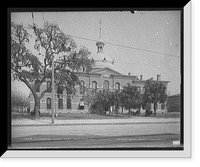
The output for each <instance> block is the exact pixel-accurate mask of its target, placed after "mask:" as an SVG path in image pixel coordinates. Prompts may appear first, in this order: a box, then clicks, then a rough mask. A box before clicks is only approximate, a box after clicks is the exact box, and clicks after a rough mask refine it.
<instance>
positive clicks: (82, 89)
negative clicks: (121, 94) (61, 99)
mask: <svg viewBox="0 0 200 167" xmlns="http://www.w3.org/2000/svg"><path fill="white" fill-rule="evenodd" d="M126 85H127V86H128V85H131V84H130V83H127V84H126ZM109 86H110V83H109V81H107V80H105V81H104V82H103V89H105V90H108V89H109ZM92 89H93V90H96V89H97V82H96V81H92ZM115 89H116V90H120V83H119V82H116V83H115ZM138 89H139V90H140V91H141V87H140V86H138ZM36 92H40V87H38V88H37V89H36ZM47 92H48V93H51V81H47ZM59 94H63V90H62V89H60V90H59ZM80 94H85V82H84V81H81V85H80Z"/></svg>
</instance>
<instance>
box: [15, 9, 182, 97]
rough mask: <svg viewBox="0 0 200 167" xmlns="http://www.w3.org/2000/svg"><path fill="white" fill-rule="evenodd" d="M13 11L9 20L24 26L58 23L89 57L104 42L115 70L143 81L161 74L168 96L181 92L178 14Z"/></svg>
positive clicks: (16, 85) (26, 90)
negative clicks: (100, 42) (139, 77)
mask: <svg viewBox="0 0 200 167" xmlns="http://www.w3.org/2000/svg"><path fill="white" fill-rule="evenodd" d="M33 16H34V19H33V18H32V13H31V12H13V13H11V21H13V22H16V23H22V24H23V25H24V26H25V27H27V26H28V25H29V24H33V21H34V23H35V24H37V25H38V26H40V27H42V25H43V23H44V21H49V22H54V23H57V24H58V25H59V27H60V29H61V30H62V31H63V32H64V33H65V34H68V35H71V36H72V38H73V39H74V40H75V42H76V43H77V45H78V46H85V47H86V48H88V50H89V51H90V52H91V55H94V54H96V53H97V47H96V41H97V40H98V39H99V37H100V20H101V40H103V41H104V43H105V46H104V53H105V54H107V55H108V56H109V57H111V58H112V59H114V62H115V63H114V67H115V69H116V70H117V71H119V72H121V73H122V74H128V73H129V72H130V73H131V75H136V76H140V75H143V79H144V80H145V79H149V78H151V77H153V78H154V79H156V77H157V74H159V75H161V80H163V81H170V82H169V84H168V91H170V94H171V95H173V94H176V93H180V82H181V73H180V56H181V55H180V50H181V45H180V38H181V36H180V28H181V25H180V23H181V22H180V11H175V10H171V11H170V10H169V11H166V10H164V11H136V12H135V13H134V14H132V13H131V12H130V11H122V12H121V11H100V12H98V11H94V12H92V11H91V12H85V11H84V12H78V11H76V12H59V11H58V12H45V11H44V12H33ZM14 85H15V87H16V88H18V89H20V90H22V91H23V92H25V93H27V92H28V93H29V89H28V88H27V87H26V86H25V85H24V84H22V83H16V82H15V84H14Z"/></svg>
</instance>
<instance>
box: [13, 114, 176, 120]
mask: <svg viewBox="0 0 200 167" xmlns="http://www.w3.org/2000/svg"><path fill="white" fill-rule="evenodd" d="M50 117H51V115H50V114H47V113H42V114H41V115H40V119H46V118H50ZM131 117H137V118H140V117H141V118H144V117H145V114H144V113H141V114H140V115H137V116H131ZM149 117H154V114H152V115H150V116H149ZM165 117H166V118H180V113H177V112H173V113H166V115H165V114H164V113H157V114H156V118H165ZM24 118H29V115H28V114H27V113H23V114H22V113H19V112H12V119H24ZM120 118H129V115H128V113H124V114H119V115H114V114H112V115H108V114H107V115H99V114H90V119H120ZM55 119H57V120H72V119H88V114H87V113H62V114H59V115H58V117H56V118H55Z"/></svg>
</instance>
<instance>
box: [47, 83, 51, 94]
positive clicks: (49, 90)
mask: <svg viewBox="0 0 200 167" xmlns="http://www.w3.org/2000/svg"><path fill="white" fill-rule="evenodd" d="M47 92H48V93H51V81H47Z"/></svg>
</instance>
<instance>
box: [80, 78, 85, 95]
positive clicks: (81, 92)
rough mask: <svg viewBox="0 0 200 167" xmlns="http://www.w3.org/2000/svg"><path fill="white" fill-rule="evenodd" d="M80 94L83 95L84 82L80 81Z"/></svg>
mask: <svg viewBox="0 0 200 167" xmlns="http://www.w3.org/2000/svg"><path fill="white" fill-rule="evenodd" d="M80 94H85V82H84V81H81V85H80Z"/></svg>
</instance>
